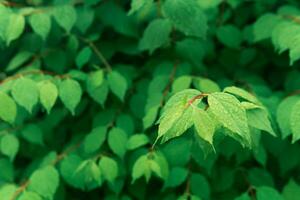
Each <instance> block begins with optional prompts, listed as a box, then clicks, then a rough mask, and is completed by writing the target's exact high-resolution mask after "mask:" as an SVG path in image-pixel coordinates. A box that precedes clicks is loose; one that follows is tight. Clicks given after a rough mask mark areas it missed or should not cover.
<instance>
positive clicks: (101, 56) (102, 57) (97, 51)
mask: <svg viewBox="0 0 300 200" xmlns="http://www.w3.org/2000/svg"><path fill="white" fill-rule="evenodd" d="M81 39H82V40H83V41H84V42H86V43H87V44H88V45H89V46H90V47H91V48H92V50H93V51H94V53H95V54H96V56H97V57H98V58H99V60H100V61H101V62H102V63H103V64H104V66H105V67H106V69H107V71H109V72H111V71H112V67H111V65H110V64H109V63H108V61H107V60H106V58H105V57H104V55H103V54H102V52H101V51H100V50H99V48H97V47H96V45H95V44H94V43H93V42H92V41H89V40H87V39H85V38H81Z"/></svg>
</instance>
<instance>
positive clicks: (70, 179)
mask: <svg viewBox="0 0 300 200" xmlns="http://www.w3.org/2000/svg"><path fill="white" fill-rule="evenodd" d="M60 173H61V174H62V176H63V178H64V180H65V181H66V182H67V183H68V184H70V185H71V186H73V187H75V188H79V189H81V190H85V191H89V190H93V189H95V188H97V187H100V186H101V185H102V182H103V180H102V176H101V171H100V168H99V167H98V165H97V164H96V163H95V162H94V161H92V160H82V159H81V158H80V157H79V156H78V155H76V154H71V155H69V156H67V157H66V158H64V159H63V161H62V163H61V168H60Z"/></svg>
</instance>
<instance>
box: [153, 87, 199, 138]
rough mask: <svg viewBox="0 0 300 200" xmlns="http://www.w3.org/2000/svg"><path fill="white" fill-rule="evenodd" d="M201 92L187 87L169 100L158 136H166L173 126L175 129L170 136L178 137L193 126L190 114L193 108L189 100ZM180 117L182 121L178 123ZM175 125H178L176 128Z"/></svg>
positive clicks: (160, 123)
mask: <svg viewBox="0 0 300 200" xmlns="http://www.w3.org/2000/svg"><path fill="white" fill-rule="evenodd" d="M199 94H201V93H200V92H199V91H197V90H194V89H186V90H183V91H181V92H178V93H176V94H175V95H174V96H172V97H171V98H170V99H169V100H168V102H167V103H166V105H165V107H164V109H163V113H162V115H161V117H160V119H159V127H158V138H160V137H162V136H164V135H165V134H166V133H167V132H168V131H169V130H171V128H173V131H171V136H169V137H176V136H179V135H181V134H182V133H183V132H184V131H185V130H186V129H188V128H189V127H191V126H192V120H191V116H190V115H191V114H192V109H191V106H189V101H190V100H191V99H192V98H194V97H195V96H197V95H199ZM185 113H187V114H185ZM180 119H181V123H178V120H180ZM174 125H176V126H177V127H176V128H175V127H174ZM178 126H179V127H178Z"/></svg>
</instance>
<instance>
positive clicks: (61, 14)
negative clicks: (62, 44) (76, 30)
mask: <svg viewBox="0 0 300 200" xmlns="http://www.w3.org/2000/svg"><path fill="white" fill-rule="evenodd" d="M52 14H53V16H54V19H55V20H56V22H57V23H58V24H59V26H61V28H63V29H64V30H65V31H66V32H67V33H69V32H70V31H71V29H72V27H73V26H74V24H75V22H76V20H77V14H76V10H75V8H74V7H73V6H70V5H63V6H57V7H55V8H54V10H53V13H52Z"/></svg>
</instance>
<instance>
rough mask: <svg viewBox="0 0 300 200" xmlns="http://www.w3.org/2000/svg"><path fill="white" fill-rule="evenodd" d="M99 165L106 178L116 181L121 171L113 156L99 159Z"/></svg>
mask: <svg viewBox="0 0 300 200" xmlns="http://www.w3.org/2000/svg"><path fill="white" fill-rule="evenodd" d="M99 167H100V170H101V171H102V173H103V175H104V177H105V179H106V180H108V181H109V182H111V183H112V182H114V180H115V179H116V178H117V176H118V171H119V170H118V164H117V162H116V161H115V160H114V159H112V158H109V157H106V156H103V157H102V158H101V159H100V161H99Z"/></svg>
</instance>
